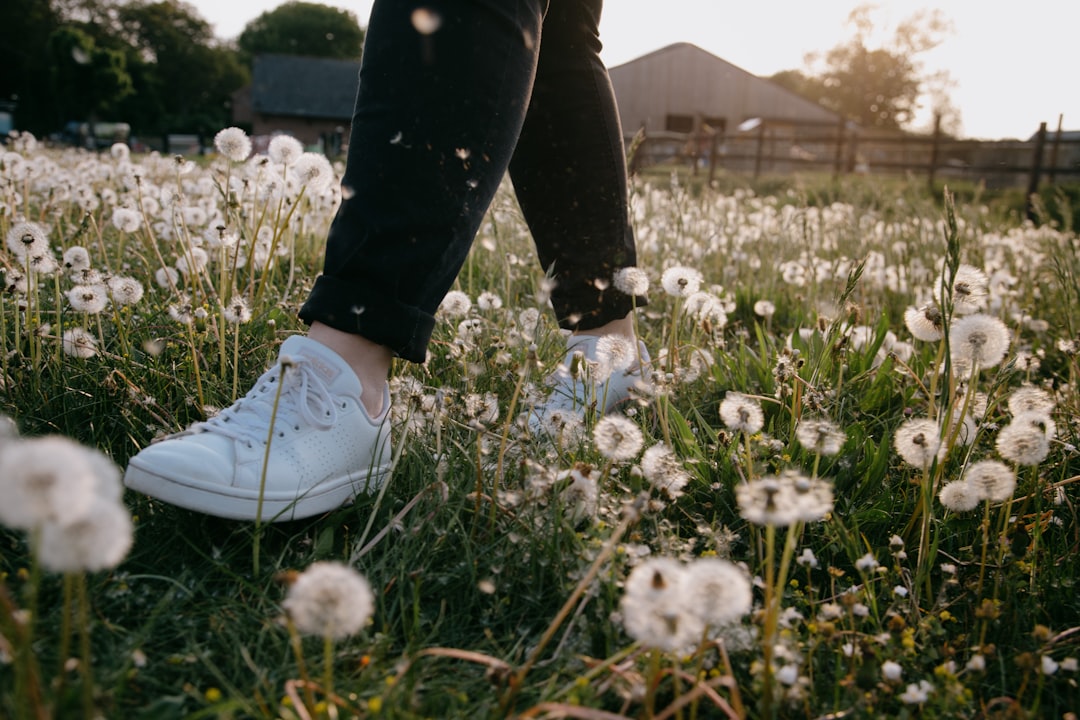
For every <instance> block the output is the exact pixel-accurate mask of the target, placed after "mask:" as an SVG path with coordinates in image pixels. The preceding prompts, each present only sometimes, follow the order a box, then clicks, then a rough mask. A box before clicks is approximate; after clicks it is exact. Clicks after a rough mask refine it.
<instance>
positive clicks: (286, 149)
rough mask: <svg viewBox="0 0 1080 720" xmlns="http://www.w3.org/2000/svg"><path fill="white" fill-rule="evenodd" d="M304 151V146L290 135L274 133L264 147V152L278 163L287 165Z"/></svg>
mask: <svg viewBox="0 0 1080 720" xmlns="http://www.w3.org/2000/svg"><path fill="white" fill-rule="evenodd" d="M303 153H304V146H303V145H301V144H300V141H299V140H297V139H296V138H294V137H293V136H292V135H275V136H274V137H273V138H271V140H270V144H269V145H268V146H267V148H266V154H267V155H269V156H270V159H271V160H273V161H274V162H276V163H277V164H279V165H284V166H286V167H288V166H289V165H292V164H293V163H294V162H296V161H297V160H298V159H299V158H300V156H301V155H303Z"/></svg>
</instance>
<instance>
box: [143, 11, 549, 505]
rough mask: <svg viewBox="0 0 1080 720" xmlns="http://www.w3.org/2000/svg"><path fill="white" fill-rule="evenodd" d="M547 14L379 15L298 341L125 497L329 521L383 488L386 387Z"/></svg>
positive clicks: (452, 259)
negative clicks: (336, 202)
mask: <svg viewBox="0 0 1080 720" xmlns="http://www.w3.org/2000/svg"><path fill="white" fill-rule="evenodd" d="M546 5H547V0H456V1H451V0H444V1H442V2H439V1H438V0H434V1H425V2H418V1H417V2H407V1H406V0H379V1H378V2H376V4H375V7H374V9H373V11H372V16H371V22H370V24H369V28H368V36H367V45H366V47H365V49H364V59H363V61H362V64H361V72H360V87H359V91H358V93H357V105H356V114H355V118H354V122H353V131H352V133H351V135H350V147H349V156H348V160H347V169H346V173H345V178H344V180H343V192H342V195H343V197H344V200H343V202H342V205H341V208H340V210H339V212H338V215H337V216H336V218H335V221H334V223H333V226H332V229H331V232H330V237H329V241H328V246H327V251H326V260H325V270H324V273H323V274H322V275H321V276H320V277H319V278H318V280H317V281H316V284H315V287H314V289H313V291H312V294H311V296H310V297H309V299H308V302H307V303H306V304H305V306H304V308H303V309H302V311H301V317H302V318H303V319H304V320H305V321H307V322H308V323H309V324H311V325H312V327H311V330H310V332H309V334H308V336H307V337H304V336H299V335H297V336H293V337H290V338H288V339H287V340H286V341H285V343H284V344H283V345H282V348H281V354H280V356H279V360H278V363H277V364H276V365H275V366H274V367H272V368H271V369H270V370H269V371H267V372H266V373H265V374H264V375H263V376H262V377H261V378H260V379H259V380H258V381H257V382H256V384H255V387H254V388H253V389H252V390H251V391H250V392H249V393H248V394H247V395H245V396H244V397H243V398H241V399H240V400H238V401H237V402H236V403H234V404H233V405H232V406H230V407H228V408H226V409H225V410H223V411H221V413H219V414H218V415H216V416H214V417H213V418H210V419H209V420H207V421H206V422H205V423H198V424H196V425H195V426H193V427H192V428H190V429H189V430H187V431H185V432H184V433H180V434H178V435H176V436H172V437H171V438H169V439H166V440H165V441H164V442H159V443H155V444H152V445H150V446H149V447H147V448H145V449H143V450H142V451H141V452H140V453H139V454H138V455H136V456H135V457H134V458H132V460H131V462H130V463H129V465H128V469H127V472H126V473H125V477H124V480H125V483H126V484H127V485H128V487H130V488H132V489H135V490H138V491H140V492H143V493H146V494H148V495H151V496H154V497H157V498H160V499H162V500H165V501H167V502H170V503H172V504H175V505H180V506H182V507H187V508H190V509H193V510H198V511H200V512H204V513H207V514H211V515H220V516H223V517H231V518H238V519H249V520H253V519H256V518H262V519H265V520H270V519H295V518H301V517H307V516H310V515H314V514H318V513H321V512H326V511H327V510H330V509H333V508H335V507H338V506H340V505H341V504H343V503H345V502H348V501H349V500H350V499H351V498H352V497H353V496H355V495H356V494H357V493H360V492H372V491H373V490H374V489H376V488H378V487H379V486H380V484H381V483H382V482H383V481H385V479H386V477H387V476H388V475H389V473H390V429H389V423H388V421H387V410H386V404H387V402H388V399H389V394H388V388H387V384H386V376H387V371H388V369H389V366H390V360H391V357H392V355H393V354H395V353H396V354H398V355H400V356H401V357H403V358H406V359H408V360H414V361H422V360H423V359H424V357H425V353H426V347H427V343H428V339H429V336H430V333H431V330H432V327H433V325H434V317H433V316H434V312H435V310H436V309H437V307H438V305H439V303H440V302H441V300H442V298H443V296H444V295H445V293H446V291H447V290H448V289H449V287H450V286H451V284H452V283H453V281H454V278H455V277H456V276H457V273H458V270H459V269H460V267H461V264H462V262H463V261H464V259H465V256H466V254H467V252H468V250H469V246H470V245H471V243H472V239H473V236H474V235H475V233H476V230H477V229H478V227H479V225H480V222H481V220H482V218H483V215H484V213H485V211H486V210H487V207H488V204H489V203H490V201H491V198H492V197H493V195H494V193H495V190H496V189H497V187H498V185H499V183H500V182H501V180H502V177H503V176H504V174H505V172H506V168H507V165H508V164H509V161H510V157H511V154H512V152H513V148H514V144H515V142H516V139H517V135H518V132H519V131H520V128H521V124H522V122H523V119H524V116H525V109H526V107H527V104H528V98H529V95H530V92H531V86H532V79H533V76H534V73H535V69H536V55H537V47H538V45H537V38H538V37H539V28H540V25H541V22H542V18H543V14H544V12H545V11H546Z"/></svg>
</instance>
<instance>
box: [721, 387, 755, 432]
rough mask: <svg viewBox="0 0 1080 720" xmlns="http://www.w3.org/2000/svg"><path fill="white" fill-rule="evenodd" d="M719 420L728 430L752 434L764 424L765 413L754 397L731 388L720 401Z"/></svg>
mask: <svg viewBox="0 0 1080 720" xmlns="http://www.w3.org/2000/svg"><path fill="white" fill-rule="evenodd" d="M720 420H721V421H723V423H724V425H726V426H727V428H728V429H729V430H734V431H739V430H741V431H742V432H745V433H747V434H750V435H753V434H754V433H756V432H758V431H759V430H761V429H762V428H763V427H764V426H765V414H764V413H763V412H762V410H761V403H759V402H758V401H757V400H756V399H754V398H752V397H750V396H748V395H744V394H743V393H740V392H735V391H733V390H729V391H727V393H726V394H725V395H724V399H723V400H722V401H721V402H720Z"/></svg>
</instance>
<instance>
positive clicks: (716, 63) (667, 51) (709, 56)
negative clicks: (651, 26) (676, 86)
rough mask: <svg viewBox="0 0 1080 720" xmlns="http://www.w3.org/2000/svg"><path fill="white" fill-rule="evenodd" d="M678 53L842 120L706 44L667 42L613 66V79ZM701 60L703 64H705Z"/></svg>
mask: <svg viewBox="0 0 1080 720" xmlns="http://www.w3.org/2000/svg"><path fill="white" fill-rule="evenodd" d="M667 55H674V56H683V57H693V56H697V57H698V58H700V59H702V60H701V63H703V64H705V65H707V66H708V67H710V68H712V69H711V70H710V71H709V72H710V75H714V74H715V75H716V76H717V78H718V80H719V78H723V79H724V80H723V82H725V83H727V84H732V83H734V84H737V85H741V86H744V87H751V86H757V87H761V88H767V89H768V90H767V93H768V95H769V96H770V97H772V98H775V99H779V98H785V100H784V103H785V104H788V105H789V106H795V107H801V108H802V109H803V110H802V112H805V113H809V114H810V115H811V116H812V117H818V118H821V119H825V118H832V119H833V120H832V121H833V122H835V121H839V119H840V116H839V115H838V114H836V113H834V112H833V111H831V110H828V109H827V108H824V107H822V106H821V105H819V104H817V103H816V102H814V101H812V100H809V99H808V98H805V97H803V96H802V95H799V94H798V93H796V92H793V91H792V90H789V89H788V88H786V87H784V86H782V85H779V84H777V83H774V82H772V81H771V80H768V79H766V78H763V77H759V76H757V75H754V74H753V73H751V72H749V71H747V70H744V69H742V68H741V67H739V66H738V65H734V64H732V63H730V62H728V61H727V60H724V59H723V58H721V57H720V56H718V55H714V54H713V53H711V52H709V51H708V50H705V49H703V48H700V47H698V46H697V45H694V44H693V43H688V42H677V43H672V44H670V45H665V46H664V47H662V48H658V49H656V50H653V51H652V52H649V53H646V54H644V55H641V56H639V57H636V58H634V59H633V60H629V61H627V62H625V63H622V64H620V65H616V66H613V67H611V68H609V72H610V74H611V75H612V78H613V80H615V78H617V77H619V76H625V75H627V74H629V73H632V72H633V68H635V67H642V66H648V65H650V64H654V63H655V62H656V61H658V60H659V61H663V60H665V59H666V58H664V56H667ZM701 63H699V64H701Z"/></svg>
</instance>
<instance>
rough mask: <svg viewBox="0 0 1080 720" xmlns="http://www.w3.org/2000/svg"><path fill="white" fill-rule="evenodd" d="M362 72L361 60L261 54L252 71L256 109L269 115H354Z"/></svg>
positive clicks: (345, 116)
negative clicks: (357, 89) (357, 87)
mask: <svg viewBox="0 0 1080 720" xmlns="http://www.w3.org/2000/svg"><path fill="white" fill-rule="evenodd" d="M359 72H360V61H359V60H334V59H330V58H314V57H304V56H300V55H276V54H267V55H259V56H257V57H256V58H255V68H254V72H252V80H251V105H252V109H253V110H254V111H255V112H259V113H265V114H267V115H291V116H297V117H312V118H342V119H348V118H351V117H352V114H353V105H354V104H355V102H356V86H357V83H358V78H359Z"/></svg>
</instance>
